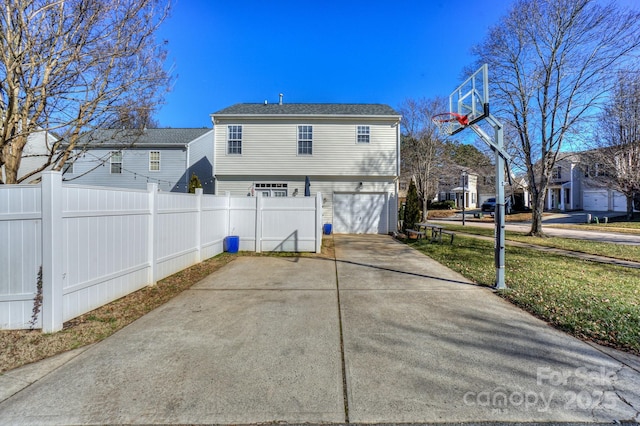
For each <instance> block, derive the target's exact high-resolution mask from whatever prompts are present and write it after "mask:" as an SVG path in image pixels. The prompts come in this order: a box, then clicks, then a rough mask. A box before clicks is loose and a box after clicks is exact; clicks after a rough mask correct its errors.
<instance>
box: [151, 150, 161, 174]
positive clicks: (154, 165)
mask: <svg viewBox="0 0 640 426" xmlns="http://www.w3.org/2000/svg"><path fill="white" fill-rule="evenodd" d="M149 170H150V171H152V172H155V171H158V170H160V151H151V152H149Z"/></svg>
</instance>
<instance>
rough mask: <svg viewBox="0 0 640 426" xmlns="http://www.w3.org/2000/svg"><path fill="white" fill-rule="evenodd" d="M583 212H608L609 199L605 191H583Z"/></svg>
mask: <svg viewBox="0 0 640 426" xmlns="http://www.w3.org/2000/svg"><path fill="white" fill-rule="evenodd" d="M582 197H583V198H582V205H583V206H584V207H583V209H584V210H592V211H596V212H606V211H607V210H609V197H608V196H607V191H584V194H583V196H582Z"/></svg>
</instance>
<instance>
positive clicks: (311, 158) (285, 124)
mask: <svg viewBox="0 0 640 426" xmlns="http://www.w3.org/2000/svg"><path fill="white" fill-rule="evenodd" d="M298 124H299V122H298V123H296V122H295V121H293V120H284V119H283V120H278V121H276V120H246V121H244V122H243V126H242V144H243V150H242V156H233V155H226V153H227V152H226V151H227V145H226V140H227V134H226V133H227V124H226V123H220V124H218V125H216V126H215V128H214V130H215V140H216V144H215V154H214V155H215V157H216V170H215V174H216V175H217V176H223V175H232V176H238V175H246V174H247V171H248V170H250V171H251V173H252V175H255V176H280V175H282V173H283V171H286V174H287V175H302V176H305V175H319V176H388V177H394V176H395V175H396V167H397V151H396V149H397V145H396V139H397V125H396V122H395V121H391V120H386V121H383V120H379V121H373V120H372V121H371V122H370V123H369V124H367V125H368V126H369V131H370V135H369V143H368V144H357V143H355V142H354V138H355V134H356V126H358V125H362V124H361V120H357V121H355V120H354V121H349V120H345V121H344V122H343V121H340V120H333V121H327V122H324V121H323V122H320V120H318V121H316V122H312V125H313V155H298V152H297V145H296V144H297V136H298V129H297V127H298ZM219 142H220V143H219Z"/></svg>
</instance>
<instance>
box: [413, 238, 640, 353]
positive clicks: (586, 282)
mask: <svg viewBox="0 0 640 426" xmlns="http://www.w3.org/2000/svg"><path fill="white" fill-rule="evenodd" d="M406 242H407V244H409V245H411V246H413V247H414V248H416V249H418V250H419V251H421V252H423V253H424V254H426V255H427V256H429V257H431V258H433V259H434V260H436V261H438V262H440V263H442V264H443V265H445V266H447V267H449V268H451V269H453V270H455V271H457V272H459V273H461V274H462V275H464V276H465V277H467V278H468V279H470V280H472V281H474V282H476V283H479V284H482V285H487V286H492V285H493V283H494V280H495V269H494V266H493V264H494V263H493V242H491V241H483V240H479V239H476V238H472V237H463V236H456V240H455V241H454V244H453V245H449V244H433V243H429V242H426V241H424V240H420V241H416V240H408V241H406ZM505 267H506V273H505V275H506V277H505V282H506V284H507V286H508V288H509V289H508V290H505V291H500V292H499V294H500V296H502V297H504V298H505V299H508V300H510V301H511V302H512V303H514V304H515V305H517V306H520V307H522V308H523V309H525V310H527V311H529V312H530V313H532V314H534V315H535V316H537V317H539V318H541V319H543V320H544V321H547V322H549V323H550V324H552V325H554V326H555V327H557V328H559V329H561V330H563V331H566V332H567V333H570V334H572V335H574V336H576V337H578V338H581V339H586V340H591V341H594V342H596V343H599V344H603V345H607V346H611V347H614V348H617V349H620V350H623V351H626V352H630V353H633V354H640V287H639V286H638V271H637V270H633V269H630V268H623V267H618V266H612V265H603V264H598V263H594V262H588V261H583V260H580V259H573V258H569V257H564V256H558V255H551V254H548V253H545V252H544V251H540V250H533V249H525V248H519V247H508V249H507V251H506V260H505Z"/></svg>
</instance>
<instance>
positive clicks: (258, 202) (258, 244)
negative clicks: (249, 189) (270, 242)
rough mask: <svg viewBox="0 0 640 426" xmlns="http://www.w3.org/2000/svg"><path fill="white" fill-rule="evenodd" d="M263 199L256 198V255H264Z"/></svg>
mask: <svg viewBox="0 0 640 426" xmlns="http://www.w3.org/2000/svg"><path fill="white" fill-rule="evenodd" d="M262 198H264V197H260V196H257V197H256V228H255V229H256V231H255V232H256V235H255V237H256V238H255V241H256V250H255V251H256V253H262Z"/></svg>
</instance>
